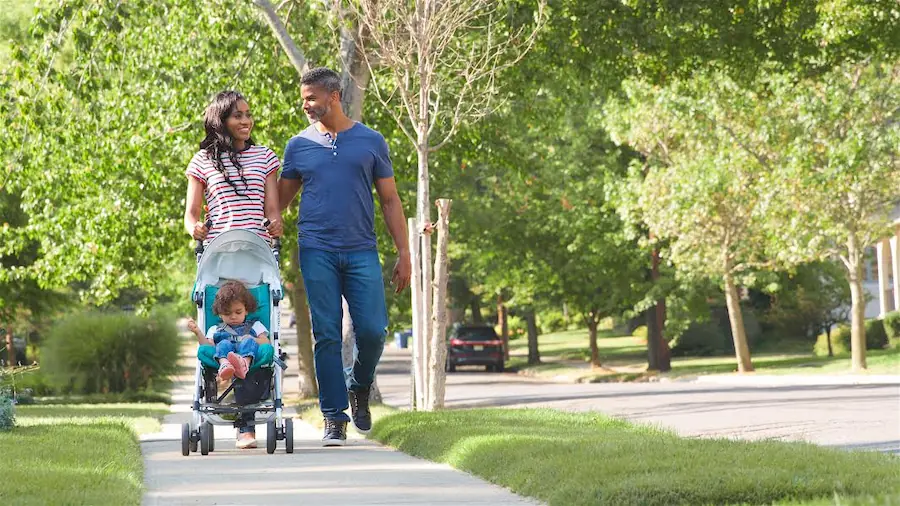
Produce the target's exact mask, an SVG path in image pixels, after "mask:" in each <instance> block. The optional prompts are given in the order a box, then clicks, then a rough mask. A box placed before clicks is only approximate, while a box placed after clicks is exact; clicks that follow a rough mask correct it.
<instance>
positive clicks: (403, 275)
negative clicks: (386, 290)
mask: <svg viewBox="0 0 900 506" xmlns="http://www.w3.org/2000/svg"><path fill="white" fill-rule="evenodd" d="M375 191H376V192H377V193H378V200H379V201H380V202H381V212H382V213H383V214H384V223H385V225H387V229H388V232H389V233H390V234H391V238H393V239H394V246H395V247H396V248H397V265H395V266H394V275H393V276H392V277H391V284H392V285H393V286H394V290H396V291H397V293H400V292H402V291H403V290H404V289H405V288H406V287H407V286H409V279H410V277H411V275H412V266H411V265H410V260H409V238H408V236H407V230H406V216H404V214H403V203H402V202H400V195H399V194H398V193H397V183H396V181H394V178H393V177H385V178H381V179H376V180H375Z"/></svg>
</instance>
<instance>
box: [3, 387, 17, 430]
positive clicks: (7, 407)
mask: <svg viewBox="0 0 900 506" xmlns="http://www.w3.org/2000/svg"><path fill="white" fill-rule="evenodd" d="M15 426H16V405H15V404H13V401H12V398H10V397H9V396H7V395H6V394H2V393H0V431H6V430H12V428H13V427H15Z"/></svg>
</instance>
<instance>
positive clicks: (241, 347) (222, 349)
mask: <svg viewBox="0 0 900 506" xmlns="http://www.w3.org/2000/svg"><path fill="white" fill-rule="evenodd" d="M257 350H259V343H257V342H256V340H255V339H253V338H250V337H245V338H244V340H243V341H241V342H239V343H235V342H234V341H231V340H228V339H223V340H221V341H219V344H217V345H216V358H225V357H227V356H228V353H229V352H232V351H233V352H235V353H237V354H238V355H240V356H242V357H251V358H256V351H257Z"/></svg>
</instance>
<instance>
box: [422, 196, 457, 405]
mask: <svg viewBox="0 0 900 506" xmlns="http://www.w3.org/2000/svg"><path fill="white" fill-rule="evenodd" d="M450 203H451V201H450V200H448V199H439V200H438V201H437V208H438V221H437V234H438V237H437V255H436V257H435V260H434V310H433V314H434V317H433V319H432V327H431V339H432V341H431V357H430V359H431V362H430V363H429V366H430V368H431V372H430V376H429V378H430V380H431V384H430V385H429V387H428V390H429V392H430V399H429V400H430V402H429V404H428V405H427V406H426V407H427V410H428V411H434V410H437V409H441V408H443V407H444V387H445V385H446V370H445V366H446V361H447V345H446V343H445V335H446V332H447V280H448V279H449V277H450V272H449V266H450V260H449V258H448V257H447V245H448V244H449V241H450Z"/></svg>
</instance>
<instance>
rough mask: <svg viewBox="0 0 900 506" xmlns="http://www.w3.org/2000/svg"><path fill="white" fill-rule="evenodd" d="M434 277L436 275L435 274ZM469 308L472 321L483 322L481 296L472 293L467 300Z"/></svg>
mask: <svg viewBox="0 0 900 506" xmlns="http://www.w3.org/2000/svg"><path fill="white" fill-rule="evenodd" d="M435 278H437V275H436V274H435ZM469 309H471V310H472V322H473V323H484V317H483V316H482V315H481V298H480V297H478V296H477V295H475V294H472V298H471V299H470V300H469Z"/></svg>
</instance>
